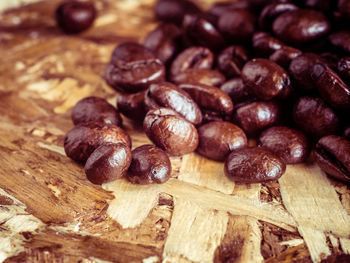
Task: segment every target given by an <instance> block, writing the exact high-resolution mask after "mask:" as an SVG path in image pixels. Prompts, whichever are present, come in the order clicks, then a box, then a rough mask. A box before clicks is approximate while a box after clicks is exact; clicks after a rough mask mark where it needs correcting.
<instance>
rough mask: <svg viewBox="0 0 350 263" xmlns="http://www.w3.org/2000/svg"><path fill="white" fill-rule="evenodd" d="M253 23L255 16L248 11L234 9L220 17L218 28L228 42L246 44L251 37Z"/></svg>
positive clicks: (253, 27) (253, 28)
mask: <svg viewBox="0 0 350 263" xmlns="http://www.w3.org/2000/svg"><path fill="white" fill-rule="evenodd" d="M255 22H256V18H255V16H254V15H253V14H251V13H250V12H249V11H246V10H244V9H234V10H230V11H227V12H225V13H223V14H222V15H221V16H220V18H219V21H218V28H219V30H220V32H221V33H222V34H223V35H224V37H225V38H226V39H227V40H229V41H230V42H233V43H246V42H249V41H250V40H251V37H252V36H253V33H254V30H255Z"/></svg>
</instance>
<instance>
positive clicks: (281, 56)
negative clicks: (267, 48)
mask: <svg viewBox="0 0 350 263" xmlns="http://www.w3.org/2000/svg"><path fill="white" fill-rule="evenodd" d="M301 54H302V52H301V51H300V50H299V49H296V48H293V47H288V46H284V47H283V48H281V49H279V50H276V51H275V52H274V53H272V54H271V55H270V57H269V59H270V60H271V61H273V62H275V63H276V64H278V65H280V66H281V67H283V68H284V69H286V70H288V67H289V64H290V62H291V61H292V60H293V59H294V58H296V57H298V56H300V55H301Z"/></svg>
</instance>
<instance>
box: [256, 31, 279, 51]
mask: <svg viewBox="0 0 350 263" xmlns="http://www.w3.org/2000/svg"><path fill="white" fill-rule="evenodd" d="M252 44H253V48H254V52H255V54H256V55H257V56H258V57H269V56H270V55H271V54H272V53H274V52H275V51H276V50H279V49H281V48H282V47H283V46H284V44H283V43H282V42H281V41H279V40H278V39H277V38H274V37H273V36H271V35H270V34H269V33H266V32H257V33H254V35H253V38H252Z"/></svg>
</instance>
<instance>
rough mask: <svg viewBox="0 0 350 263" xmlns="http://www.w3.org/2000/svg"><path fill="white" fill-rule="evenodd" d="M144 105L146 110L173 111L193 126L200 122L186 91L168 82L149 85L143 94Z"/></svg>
mask: <svg viewBox="0 0 350 263" xmlns="http://www.w3.org/2000/svg"><path fill="white" fill-rule="evenodd" d="M145 105H146V109H147V110H151V109H156V108H161V107H164V108H170V109H173V110H174V111H176V112H177V113H179V114H180V115H181V116H182V117H184V118H185V119H186V120H188V121H189V122H191V123H193V124H194V125H198V124H200V123H201V122H202V113H201V111H200V109H199V107H198V105H197V103H195V102H194V100H193V99H192V98H191V96H190V95H189V94H187V92H186V91H184V90H183V89H180V88H178V87H177V86H175V85H174V84H172V83H170V82H161V83H158V84H153V85H151V86H150V87H149V89H148V90H147V92H146V94H145Z"/></svg>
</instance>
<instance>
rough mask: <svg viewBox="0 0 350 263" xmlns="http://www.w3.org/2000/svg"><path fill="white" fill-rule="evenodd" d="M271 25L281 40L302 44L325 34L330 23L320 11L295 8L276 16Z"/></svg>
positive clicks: (297, 44) (296, 44)
mask: <svg viewBox="0 0 350 263" xmlns="http://www.w3.org/2000/svg"><path fill="white" fill-rule="evenodd" d="M272 27H273V32H274V33H275V35H276V36H277V37H278V38H279V39H280V40H282V41H283V42H286V43H288V44H290V45H294V46H303V45H305V44H308V43H310V42H313V41H315V40H319V39H321V38H322V37H324V36H326V35H327V34H328V32H329V31H330V28H331V25H330V23H329V21H328V19H327V18H326V17H325V16H324V15H323V14H322V13H321V12H318V11H315V10H310V9H297V10H294V11H289V12H286V13H283V14H281V15H280V16H278V17H277V18H276V19H275V21H274V22H273V26H272Z"/></svg>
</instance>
